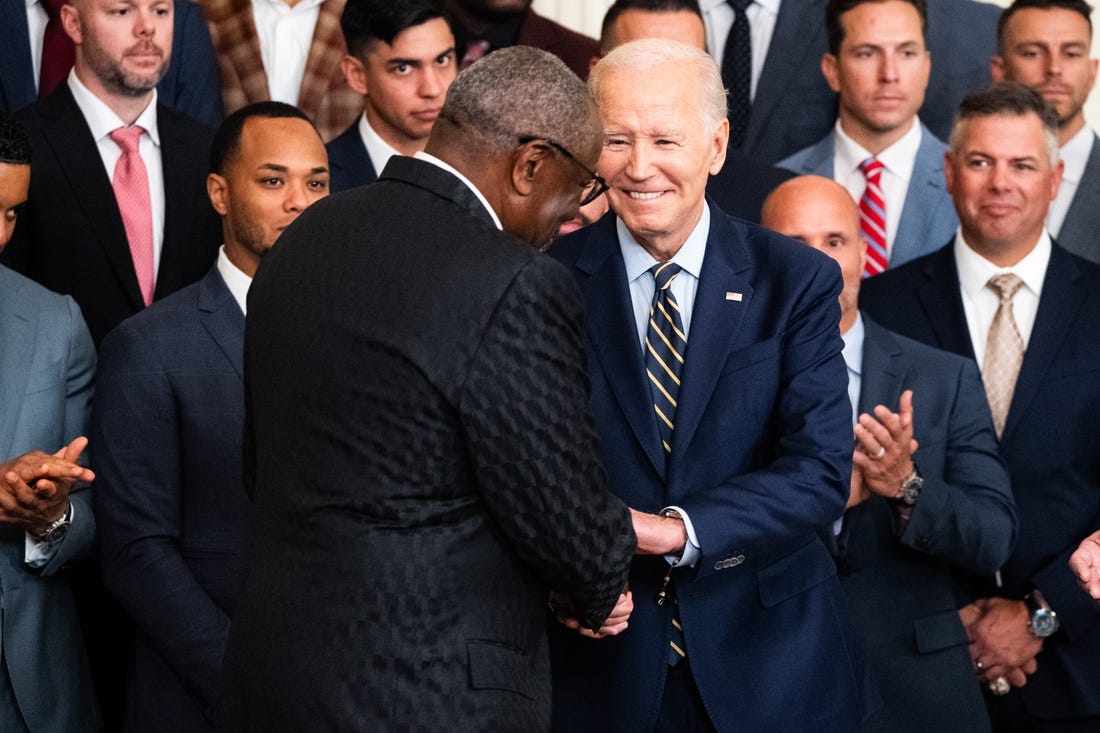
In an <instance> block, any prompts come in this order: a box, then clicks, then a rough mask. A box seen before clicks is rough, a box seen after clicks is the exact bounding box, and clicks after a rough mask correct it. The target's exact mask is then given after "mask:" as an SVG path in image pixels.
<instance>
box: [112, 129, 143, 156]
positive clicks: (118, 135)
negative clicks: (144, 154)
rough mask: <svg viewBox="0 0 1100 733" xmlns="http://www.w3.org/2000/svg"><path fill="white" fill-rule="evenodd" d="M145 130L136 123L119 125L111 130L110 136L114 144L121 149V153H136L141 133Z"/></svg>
mask: <svg viewBox="0 0 1100 733" xmlns="http://www.w3.org/2000/svg"><path fill="white" fill-rule="evenodd" d="M143 132H145V128H143V127H140V126H138V125H130V126H128V127H119V128H117V129H114V130H111V132H110V136H111V139H112V140H114V142H115V145H117V146H119V147H120V148H121V149H122V152H123V154H127V153H136V152H137V151H138V142H139V141H140V140H141V134H142V133H143Z"/></svg>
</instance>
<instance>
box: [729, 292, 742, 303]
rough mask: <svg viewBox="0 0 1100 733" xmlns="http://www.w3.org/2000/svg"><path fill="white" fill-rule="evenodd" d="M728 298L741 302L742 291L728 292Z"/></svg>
mask: <svg viewBox="0 0 1100 733" xmlns="http://www.w3.org/2000/svg"><path fill="white" fill-rule="evenodd" d="M726 300H733V301H736V302H738V303H740V302H741V293H734V292H727V293H726Z"/></svg>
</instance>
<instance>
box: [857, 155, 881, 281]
mask: <svg viewBox="0 0 1100 733" xmlns="http://www.w3.org/2000/svg"><path fill="white" fill-rule="evenodd" d="M883 167H884V166H883V165H882V163H881V162H879V161H877V160H875V159H874V158H868V159H867V160H865V161H863V162H862V163H860V164H859V169H860V170H861V171H863V175H864V176H866V177H867V188H865V189H864V190H863V198H861V199H860V200H859V228H860V229H862V230H863V237H864V239H866V240H867V264H866V265H865V266H864V267H863V276H864V277H871V276H872V275H877V274H879V273H880V272H882V271H884V270H885V269H886V262H887V258H886V198H885V197H884V196H883V195H882V169H883Z"/></svg>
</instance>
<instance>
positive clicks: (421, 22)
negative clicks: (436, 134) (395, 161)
mask: <svg viewBox="0 0 1100 733" xmlns="http://www.w3.org/2000/svg"><path fill="white" fill-rule="evenodd" d="M340 26H341V27H342V28H343V31H344V39H345V40H346V42H347V44H348V54H347V55H346V56H345V57H344V61H343V69H344V74H345V75H346V77H347V80H348V84H349V85H350V86H351V88H352V89H354V90H355V91H357V92H359V93H360V94H362V95H363V99H364V101H365V103H366V104H365V107H364V110H363V114H362V116H360V118H359V120H358V121H356V122H355V124H353V125H352V126H351V127H349V128H348V129H347V130H345V131H344V132H343V133H342V134H341V135H340V136H339V137H337V138H336V139H334V140H333V141H332V142H330V143H329V144H328V154H329V161H330V163H331V165H332V190H333V191H342V190H344V189H346V188H352V187H354V186H361V185H363V184H366V183H371V182H372V181H374V180H375V179H376V178H377V177H378V174H379V173H380V172H381V171H382V168H384V167H385V165H386V161H388V160H389V159H390V157H391V156H393V155H413V154H415V153H416V152H418V151H420V150H423V149H424V146H425V145H426V144H427V142H428V134H429V133H430V132H431V131H432V125H433V124H435V120H436V117H438V116H439V110H440V109H441V108H442V106H443V101H444V100H445V99H446V97H447V87H448V86H450V84H451V82H452V81H454V78H455V74H456V73H457V71H458V64H457V63H456V61H455V39H454V34H453V33H452V32H451V26H450V24H449V23H448V21H447V19H446V18H445V17H444V16H443V13H442V12H441V11H440V10H438V9H437V8H436V6H435V4H433V3H432V2H429V1H428V0H392V1H389V0H349V2H348V4H347V5H346V6H345V7H344V14H343V16H342V17H341V19H340Z"/></svg>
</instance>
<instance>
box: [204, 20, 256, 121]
mask: <svg viewBox="0 0 1100 733" xmlns="http://www.w3.org/2000/svg"><path fill="white" fill-rule="evenodd" d="M204 4H205V5H208V7H207V8H206V14H207V17H209V18H210V19H211V22H212V23H213V24H214V25H216V26H219V28H218V32H217V36H218V38H219V39H218V41H216V46H217V50H218V55H219V56H220V57H221V58H222V63H226V62H228V63H229V64H230V65H231V66H232V67H233V68H234V69H235V70H236V73H237V78H238V79H239V80H240V83H241V88H242V89H241V90H242V92H243V95H242V96H243V100H246V101H254V102H258V101H261V100H265V99H271V91H270V90H269V89H268V86H267V73H266V72H265V71H264V62H263V54H262V53H261V52H260V37H259V36H258V35H256V21H255V20H253V18H252V2H251V0H221V1H220V2H219V0H208V2H207V3H204ZM210 5H213V6H214V7H217V8H218V9H217V10H214V8H212V7H209V6H210ZM223 39H224V40H223ZM257 72H258V73H257ZM227 106H228V105H227ZM238 106H244V103H242V104H240V105H238Z"/></svg>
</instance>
